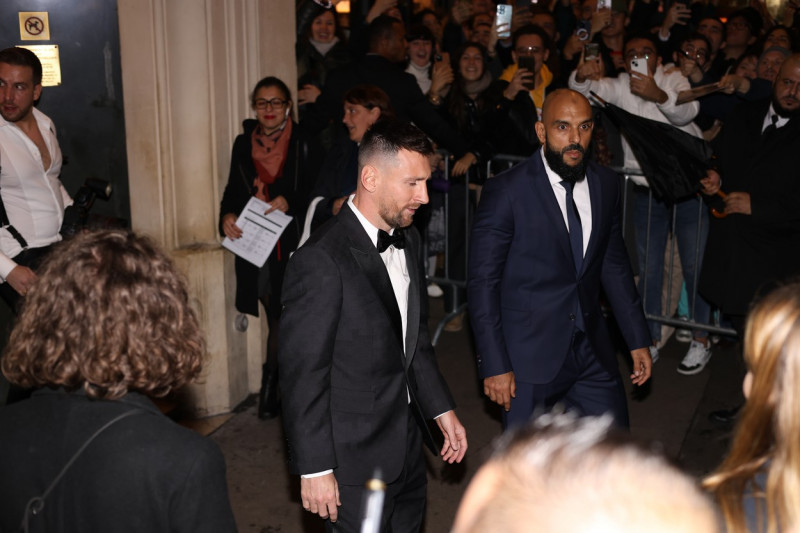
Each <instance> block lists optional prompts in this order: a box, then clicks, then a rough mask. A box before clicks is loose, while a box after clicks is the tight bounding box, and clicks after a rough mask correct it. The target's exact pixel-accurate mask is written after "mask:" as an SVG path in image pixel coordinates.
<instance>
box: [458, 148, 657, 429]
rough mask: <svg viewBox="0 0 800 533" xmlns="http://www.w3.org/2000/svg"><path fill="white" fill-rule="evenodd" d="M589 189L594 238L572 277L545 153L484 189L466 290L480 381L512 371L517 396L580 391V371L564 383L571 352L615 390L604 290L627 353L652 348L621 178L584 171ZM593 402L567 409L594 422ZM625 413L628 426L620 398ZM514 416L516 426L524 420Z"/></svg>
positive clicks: (592, 169)
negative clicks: (626, 230)
mask: <svg viewBox="0 0 800 533" xmlns="http://www.w3.org/2000/svg"><path fill="white" fill-rule="evenodd" d="M587 180H588V184H589V196H590V201H591V207H592V231H591V235H590V240H589V243H588V246H587V248H586V252H585V254H584V259H583V263H582V266H581V271H580V272H576V271H575V265H574V262H573V259H572V252H571V249H570V242H569V233H568V231H567V227H566V225H565V224H564V217H563V215H562V212H561V209H560V208H559V205H558V202H557V200H556V197H555V194H554V192H553V188H552V185H551V184H550V181H549V180H548V177H547V174H546V172H545V168H544V164H543V162H542V155H541V151H537V152H536V153H535V154H534V155H533V156H532V157H531V158H530V159H528V160H527V161H526V162H524V163H522V164H520V165H518V166H516V167H514V168H513V169H511V170H509V171H507V172H504V173H502V174H500V175H498V176H497V177H495V178H493V179H490V180H488V181H487V183H486V185H485V187H484V189H483V193H482V196H481V202H480V205H479V206H478V210H477V213H476V217H475V225H474V228H473V231H472V240H471V245H470V257H469V280H468V298H469V308H470V319H471V324H472V330H473V333H474V335H475V342H476V348H477V354H478V372H479V375H480V377H481V378H486V377H490V376H496V375H500V374H504V373H506V372H511V371H513V372H514V376H515V379H516V382H517V385H518V388H519V386H520V384H529V385H532V386H533V387H534V388H536V387H545V386H547V385H548V384H551V383H553V382H554V381H555V380H559V381H561V382H563V381H564V379H565V378H566V380H567V381H568V382H569V381H574V382H578V381H580V379H581V376H580V372H579V371H576V372H575V373H574V375H567V376H564V369H565V367H566V366H575V365H574V364H573V363H575V361H573V360H572V356H573V355H574V354H573V352H575V353H578V357H579V359H580V358H583V362H580V361H578V363H579V364H578V366H581V365H583V366H585V363H586V360H587V358H588V360H589V361H590V362H592V363H594V364H599V365H600V367H602V368H600V367H598V368H599V369H600V370H601V371H602V370H604V371H605V372H606V373H607V374H608V375H609V376H611V377H614V378H615V379H616V380H617V381H618V376H619V371H618V368H617V360H616V352H615V349H614V346H613V344H612V342H611V337H610V335H609V331H608V327H607V325H606V323H605V320H604V318H603V315H602V313H601V309H600V293H601V290H603V291H604V292H605V294H606V297H607V300H608V302H609V304H610V305H611V308H612V310H613V312H614V315H615V316H616V319H617V322H618V324H619V326H620V328H621V330H622V334H623V337H624V339H625V342H626V344H627V345H628V347H629V348H630V349H636V348H642V347H645V346H649V345H650V343H651V340H650V335H649V332H648V329H647V324H646V322H645V318H644V313H643V311H642V305H641V300H640V298H639V294H638V293H637V291H636V287H635V286H634V283H633V274H632V271H631V267H630V260H629V258H628V255H627V252H626V249H625V246H624V243H623V240H622V232H621V229H620V228H621V223H620V214H621V209H620V202H621V195H620V183H619V178H618V177H617V176H616V175H615V174H614V173H613V172H611V171H609V170H608V169H606V168H603V167H598V166H595V165H594V164H593V163H590V164H589V166H588V168H587ZM579 312H582V315H583V316H582V320H580V317H578V316H577V315H578V313H579ZM576 323H577V324H578V325H580V326H581V327H580V328H578V327H576ZM581 330H582V331H581ZM576 340H577V341H579V344H580V347H579V348H576ZM570 370H572V369H570ZM620 384H621V382H620ZM615 388H616V389H619V384H617V385H616V386H615ZM573 392H574V391H573ZM591 401H593V399H592V398H581V397H580V392H579V394H578V397H577V398H572V403H573V404H574V405H573V406H574V407H577V408H579V410H582V411H583V412H586V413H591V412H592V410H591V408H587V407H590V406H589V405H588V404H589V403H591ZM622 403H623V405H622V408H623V409H624V410H625V419H627V411H626V409H627V408H626V406H625V405H624V403H625V402H624V396H623V397H622ZM515 407H516V408H517V410H518V411H519V409H528V408H527V407H524V408H523V407H520V406H519V404H516V405H515V403H514V402H512V408H511V410H512V411H514V409H515ZM529 410H530V411H532V407H531V408H530V409H529ZM514 414H515V418H516V419H520V418H521V417H523V416H524V418H527V416H528V415H530V412H528V413H519V412H517V413H514Z"/></svg>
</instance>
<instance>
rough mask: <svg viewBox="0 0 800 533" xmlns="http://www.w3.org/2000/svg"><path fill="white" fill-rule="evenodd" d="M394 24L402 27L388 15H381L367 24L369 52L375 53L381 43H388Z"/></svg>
mask: <svg viewBox="0 0 800 533" xmlns="http://www.w3.org/2000/svg"><path fill="white" fill-rule="evenodd" d="M395 24H400V25H401V26H402V25H403V23H402V22H400V21H399V20H397V19H396V18H394V17H390V16H389V15H381V16H379V17H377V18H375V20H373V21H372V22H370V23H369V26H368V27H367V43H368V44H369V51H370V52H374V51H376V50H377V49H378V47H379V46H380V43H381V42H383V41H388V40H390V39H391V38H392V37H393V35H394V25H395Z"/></svg>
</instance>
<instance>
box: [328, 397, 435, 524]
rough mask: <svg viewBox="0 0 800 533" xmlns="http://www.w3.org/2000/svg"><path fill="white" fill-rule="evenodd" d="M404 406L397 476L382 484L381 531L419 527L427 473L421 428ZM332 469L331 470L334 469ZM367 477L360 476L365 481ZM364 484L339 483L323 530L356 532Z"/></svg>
mask: <svg viewBox="0 0 800 533" xmlns="http://www.w3.org/2000/svg"><path fill="white" fill-rule="evenodd" d="M411 409H413V407H412V406H411V405H409V407H408V434H407V436H406V449H405V462H404V464H403V469H402V471H401V472H400V476H399V477H398V478H397V479H395V480H393V481H390V482H388V483H387V484H386V493H385V497H384V501H383V514H382V515H381V532H382V533H389V532H391V533H406V532H408V533H413V532H416V531H419V530H420V528H421V527H422V521H423V519H424V518H425V502H426V497H427V489H428V477H427V473H426V470H425V458H424V457H423V452H422V432H421V431H420V428H419V425H418V424H417V421H416V419H415V417H414V415H413V414H412V411H411ZM334 473H335V472H334ZM366 481H367V480H364V482H365V483H366ZM365 493H366V491H365V485H364V484H362V485H341V484H340V485H339V498H340V499H341V502H342V505H341V507H339V517H338V519H337V521H336V522H335V523H334V522H331V521H330V520H326V521H325V531H326V532H330V533H359V532H360V531H361V520H362V513H363V509H364V498H365Z"/></svg>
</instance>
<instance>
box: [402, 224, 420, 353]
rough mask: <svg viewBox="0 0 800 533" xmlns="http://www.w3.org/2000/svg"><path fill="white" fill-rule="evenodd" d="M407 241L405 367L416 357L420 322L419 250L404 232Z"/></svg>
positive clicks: (406, 232)
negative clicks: (407, 281)
mask: <svg viewBox="0 0 800 533" xmlns="http://www.w3.org/2000/svg"><path fill="white" fill-rule="evenodd" d="M404 234H405V239H406V247H405V253H406V269H407V270H408V277H409V278H410V282H409V286H408V322H407V323H406V358H405V366H406V368H408V366H409V365H410V364H411V359H412V358H413V356H414V348H415V347H416V346H417V337H418V336H419V320H420V304H421V302H420V283H421V281H420V279H419V278H420V272H419V268H417V265H418V264H419V263H418V262H417V261H418V258H417V250H416V249H415V246H414V244H413V243H412V242H410V241H411V239H409V237H408V231H405V232H404Z"/></svg>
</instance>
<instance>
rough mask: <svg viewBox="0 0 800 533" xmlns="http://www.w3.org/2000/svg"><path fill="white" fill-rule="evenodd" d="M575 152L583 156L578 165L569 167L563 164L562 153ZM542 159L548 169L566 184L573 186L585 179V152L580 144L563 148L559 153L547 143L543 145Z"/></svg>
mask: <svg viewBox="0 0 800 533" xmlns="http://www.w3.org/2000/svg"><path fill="white" fill-rule="evenodd" d="M572 150H576V151H578V152H580V153H581V155H582V156H583V157H582V158H581V160H580V162H579V163H578V164H576V165H575V166H570V165H568V164H566V163H565V162H564V153H566V152H569V151H572ZM544 157H545V159H547V164H548V165H550V168H551V169H552V170H553V172H555V173H556V174H558V175H559V176H561V179H563V180H564V181H566V182H569V183H572V184H573V185H574V184H575V183H577V182H579V181H581V180H583V179H584V178H585V177H586V150H584V149H583V146H581V145H580V144H570V145H568V146H565V147H564V148H563V149H562V150H561V151H560V152H559V151H558V150H555V149H554V148H552V147H551V146H550V143H549V142H546V141H545V143H544Z"/></svg>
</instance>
